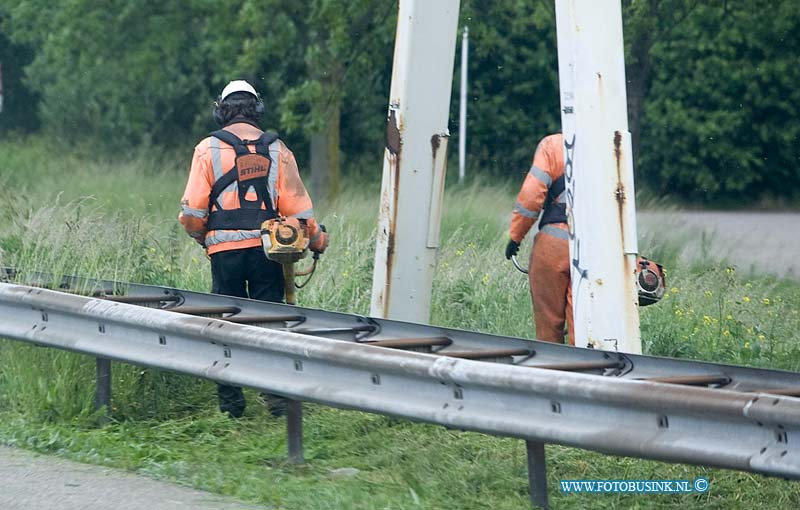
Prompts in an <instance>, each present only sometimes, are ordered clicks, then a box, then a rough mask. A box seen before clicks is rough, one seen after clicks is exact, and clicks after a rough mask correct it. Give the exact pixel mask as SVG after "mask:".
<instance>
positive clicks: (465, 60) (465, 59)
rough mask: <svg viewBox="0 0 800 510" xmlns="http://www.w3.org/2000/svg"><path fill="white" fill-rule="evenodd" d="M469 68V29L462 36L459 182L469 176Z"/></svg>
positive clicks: (459, 102) (459, 104) (465, 29)
mask: <svg viewBox="0 0 800 510" xmlns="http://www.w3.org/2000/svg"><path fill="white" fill-rule="evenodd" d="M468 67H469V27H464V34H463V35H462V36H461V87H460V88H461V97H460V98H459V101H458V110H459V111H458V182H463V181H464V176H466V174H467V68H468Z"/></svg>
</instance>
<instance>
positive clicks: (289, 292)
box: [261, 217, 325, 305]
mask: <svg viewBox="0 0 800 510" xmlns="http://www.w3.org/2000/svg"><path fill="white" fill-rule="evenodd" d="M320 228H321V229H322V230H323V231H325V227H324V226H323V225H320ZM261 243H262V245H263V247H264V254H266V256H267V258H268V259H269V260H272V261H274V262H278V263H279V264H280V265H281V266H282V267H283V282H284V290H285V293H286V302H287V303H288V304H290V305H294V304H296V299H297V296H296V293H295V289H302V288H303V287H305V286H306V284H308V282H309V281H310V280H311V277H312V276H313V275H314V271H316V269H317V261H318V260H319V253H317V252H314V255H313V257H312V258H313V262H312V264H311V266H310V267H309V268H307V269H305V270H303V271H296V270H295V267H294V264H295V263H296V262H298V261H299V260H300V259H303V258H305V257H306V255H308V244H309V239H308V229H307V227H306V223H305V222H304V221H302V220H298V219H297V218H284V217H280V218H274V219H271V220H267V221H265V222H264V223H262V224H261ZM296 276H308V278H306V280H305V281H304V282H303V283H299V284H298V283H295V277H296Z"/></svg>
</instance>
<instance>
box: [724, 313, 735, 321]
mask: <svg viewBox="0 0 800 510" xmlns="http://www.w3.org/2000/svg"><path fill="white" fill-rule="evenodd" d="M725 318H726V319H728V320H729V321H732V320H733V315H731V314H728V315H726V316H725Z"/></svg>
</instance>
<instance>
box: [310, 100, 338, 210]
mask: <svg viewBox="0 0 800 510" xmlns="http://www.w3.org/2000/svg"><path fill="white" fill-rule="evenodd" d="M340 105H341V101H340V100H339V99H338V98H336V99H334V102H333V104H331V105H329V110H328V115H327V120H326V122H325V126H324V127H323V128H322V129H321V130H320V131H318V132H316V133H314V134H313V135H311V188H312V193H313V196H315V197H325V198H327V199H328V200H333V199H335V198H336V197H337V196H338V195H339V191H340V188H341V168H340V163H339V121H340V118H341V106H340Z"/></svg>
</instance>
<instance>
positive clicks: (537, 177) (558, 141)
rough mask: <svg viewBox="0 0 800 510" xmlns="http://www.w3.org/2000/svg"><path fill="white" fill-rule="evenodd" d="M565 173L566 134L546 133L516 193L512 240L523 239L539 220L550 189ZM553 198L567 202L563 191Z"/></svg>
mask: <svg viewBox="0 0 800 510" xmlns="http://www.w3.org/2000/svg"><path fill="white" fill-rule="evenodd" d="M563 175H564V137H563V136H562V135H561V134H560V133H559V134H555V135H550V136H546V137H544V138H543V139H542V141H541V142H539V146H538V147H536V153H535V154H534V155H533V163H532V165H531V168H530V170H529V171H528V175H526V176H525V181H524V182H523V183H522V188H521V189H520V191H519V194H518V195H517V202H516V204H515V205H514V210H513V212H512V213H511V227H510V229H509V233H510V235H511V239H513V240H514V241H516V242H518V243H521V242H522V239H523V238H524V237H525V235H526V234H527V233H528V231H529V230H530V229H531V227H533V224H534V223H536V220H537V219H539V214H540V213H541V212H542V209H543V208H544V207H545V205H546V201H547V196H548V190H549V189H550V187H551V186H552V185H553V183H554V182H555V181H557V180H558V179H559V178H560V177H561V176H563ZM553 199H554V201H555V202H557V203H564V202H566V193H565V192H563V193H560V194H559V196H558V197H553Z"/></svg>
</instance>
